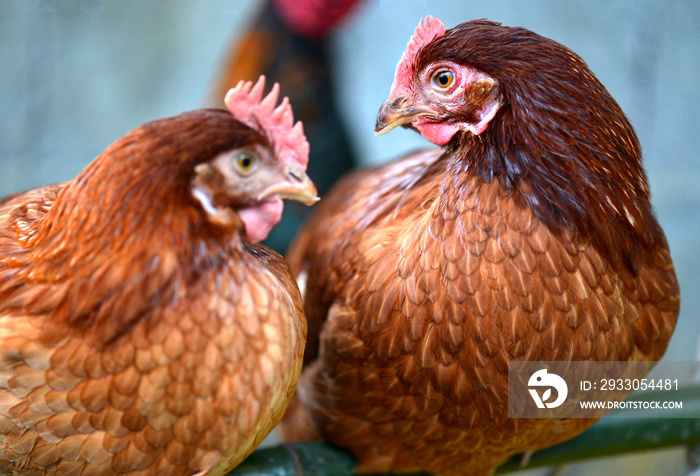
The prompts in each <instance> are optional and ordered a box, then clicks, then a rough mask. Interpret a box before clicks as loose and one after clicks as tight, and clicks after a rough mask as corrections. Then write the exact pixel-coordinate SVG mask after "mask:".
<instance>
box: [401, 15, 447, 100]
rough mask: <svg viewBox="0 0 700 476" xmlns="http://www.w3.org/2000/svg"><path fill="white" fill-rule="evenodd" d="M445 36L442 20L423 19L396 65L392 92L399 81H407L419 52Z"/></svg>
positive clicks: (429, 16) (431, 17)
mask: <svg viewBox="0 0 700 476" xmlns="http://www.w3.org/2000/svg"><path fill="white" fill-rule="evenodd" d="M444 34H445V25H444V24H443V23H442V22H441V21H440V20H438V19H437V18H434V17H433V16H431V15H428V16H427V17H425V18H421V20H420V22H419V23H418V26H417V27H416V30H415V31H414V32H413V36H412V37H411V39H410V40H409V41H408V45H407V46H406V51H404V52H403V55H401V59H400V60H399V62H398V64H397V65H396V73H395V74H394V84H393V85H392V86H391V90H392V91H393V90H394V89H395V86H396V85H397V82H398V81H401V80H405V78H406V76H407V75H410V71H411V69H412V68H413V65H414V64H415V62H416V56H417V55H418V51H419V50H420V49H421V48H422V47H423V46H425V45H426V44H427V43H430V42H431V41H433V40H434V39H435V38H439V37H441V36H442V35H444Z"/></svg>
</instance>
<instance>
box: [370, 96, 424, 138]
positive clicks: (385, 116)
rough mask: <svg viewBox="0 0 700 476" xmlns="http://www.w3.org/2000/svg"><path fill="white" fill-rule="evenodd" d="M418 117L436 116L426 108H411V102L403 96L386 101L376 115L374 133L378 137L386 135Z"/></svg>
mask: <svg viewBox="0 0 700 476" xmlns="http://www.w3.org/2000/svg"><path fill="white" fill-rule="evenodd" d="M418 116H429V117H437V114H436V112H435V111H434V110H433V109H431V108H430V107H428V106H417V107H413V106H412V104H411V101H410V100H409V99H408V98H407V97H404V96H401V97H398V98H396V99H394V100H393V101H391V100H389V99H387V100H386V101H384V104H382V107H381V108H380V109H379V113H378V114H377V122H375V124H374V133H375V134H376V135H378V136H380V135H382V134H386V133H387V132H389V131H390V130H392V129H393V128H394V127H397V126H402V125H404V124H410V123H412V122H413V119H415V118H416V117H418Z"/></svg>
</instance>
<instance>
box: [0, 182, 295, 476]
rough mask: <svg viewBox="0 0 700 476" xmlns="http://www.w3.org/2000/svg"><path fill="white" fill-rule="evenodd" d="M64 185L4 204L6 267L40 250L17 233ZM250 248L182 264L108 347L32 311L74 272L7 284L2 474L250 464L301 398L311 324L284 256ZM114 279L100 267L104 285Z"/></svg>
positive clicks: (7, 271)
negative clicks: (203, 267)
mask: <svg viewBox="0 0 700 476" xmlns="http://www.w3.org/2000/svg"><path fill="white" fill-rule="evenodd" d="M60 188H61V186H54V187H49V188H46V189H40V190H36V191H32V192H30V193H28V194H26V195H23V196H20V197H17V198H14V199H10V200H9V201H7V202H5V203H4V204H3V205H2V206H1V207H0V230H1V231H0V241H1V242H2V243H0V249H2V250H4V251H5V255H4V256H3V257H2V258H0V275H2V277H3V278H7V277H8V276H10V275H11V274H13V273H15V272H20V271H21V269H22V267H23V266H24V265H25V264H26V263H25V261H27V260H30V259H31V254H28V253H22V252H21V251H20V249H21V243H16V242H14V241H13V240H14V239H15V238H16V236H17V235H16V233H14V232H13V231H12V230H17V229H23V230H27V231H28V233H29V234H31V230H32V228H33V227H34V226H35V225H36V222H37V220H39V219H41V217H43V215H44V213H45V212H46V210H47V209H48V208H49V207H50V206H51V204H52V202H53V200H54V199H55V197H56V194H57V192H58V191H59V190H60ZM248 251H249V252H248V253H240V254H239V255H238V256H230V257H229V260H230V261H229V262H227V263H223V265H222V266H219V269H218V270H217V272H216V273H209V274H207V273H205V274H203V276H202V277H201V279H198V280H195V281H194V282H190V281H188V280H186V279H184V278H183V277H181V276H179V275H178V274H177V272H174V273H173V278H172V279H170V280H169V281H168V283H167V285H163V287H162V288H160V289H155V290H151V291H152V295H153V298H152V305H151V306H150V307H149V308H148V310H147V311H146V314H145V315H144V316H143V317H142V318H141V319H139V320H138V321H137V322H136V323H135V324H134V325H133V326H132V327H131V328H129V329H128V330H127V331H126V332H124V333H123V334H122V335H121V336H120V337H119V338H117V339H116V340H114V341H113V342H110V343H108V344H107V345H101V344H100V343H98V342H95V341H93V340H91V339H88V338H86V337H85V334H86V332H84V331H82V330H81V329H78V328H76V327H75V326H68V325H67V324H66V322H64V321H62V319H61V317H60V316H56V315H53V316H52V319H48V317H47V316H48V312H49V311H47V312H36V310H37V309H41V308H47V309H48V308H49V307H52V306H53V305H55V304H56V303H57V302H58V301H60V299H61V295H62V290H63V289H64V287H65V286H66V285H67V282H68V281H69V280H70V278H71V277H70V276H67V277H66V280H65V281H63V282H54V283H47V282H43V283H42V282H41V281H42V277H41V276H32V278H33V279H34V280H35V281H36V283H35V285H34V286H32V285H24V286H22V287H19V288H15V289H7V288H5V287H3V288H2V289H0V296H2V301H1V302H0V303H1V306H0V310H2V312H1V313H0V460H2V462H1V463H0V472H1V473H3V474H17V475H19V474H21V475H43V474H61V475H78V474H80V475H97V474H100V475H108V474H109V475H111V474H133V475H155V474H168V475H190V474H224V473H225V472H226V471H227V470H229V469H231V468H232V467H233V466H235V465H236V464H237V463H238V462H240V461H241V460H242V459H243V458H244V457H245V456H246V455H247V454H248V453H250V452H251V451H252V450H253V449H254V448H255V447H256V446H257V444H258V443H259V442H260V441H259V440H261V439H262V438H263V437H264V435H266V434H267V432H268V431H269V430H270V429H271V427H272V426H273V425H274V423H275V422H276V421H278V420H279V418H280V417H281V413H282V412H283V411H284V408H285V407H286V402H287V401H288V400H289V398H291V391H290V390H287V389H290V388H293V382H294V381H295V379H296V378H298V375H299V373H300V371H301V368H300V367H301V353H302V352H303V348H302V346H303V344H302V343H303V337H304V333H305V327H304V322H303V315H302V310H301V308H300V304H299V303H300V296H299V293H298V290H297V289H296V286H295V284H294V283H293V282H292V281H291V280H290V279H289V278H288V276H289V271H288V268H287V266H286V264H285V263H284V261H283V260H282V259H281V258H280V257H279V256H278V255H276V254H274V253H272V252H269V250H265V249H264V248H262V247H259V246H257V245H251V246H250V249H249V250H248ZM165 261H167V260H165V259H163V260H161V263H160V266H162V267H164V268H168V267H169V265H168V264H166V263H165ZM134 272H135V271H134ZM285 272H286V273H287V278H286V279H285ZM109 279H111V278H110V276H109V275H108V274H105V275H101V276H95V277H94V287H95V289H100V284H101V283H100V280H109ZM0 282H3V283H9V282H11V280H6V279H3V280H2V281H0ZM123 286H124V287H127V286H129V283H128V280H127V281H125V282H124V283H123ZM295 297H296V301H295ZM105 299H106V298H105ZM18 303H22V306H18ZM18 308H24V309H29V310H32V312H31V313H30V312H20V311H17V310H16V309H18ZM8 309H13V310H12V311H8ZM113 311H115V312H118V310H116V309H114V310H113ZM300 316H301V317H302V318H300Z"/></svg>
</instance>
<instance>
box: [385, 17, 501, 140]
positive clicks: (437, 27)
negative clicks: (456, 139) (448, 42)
mask: <svg viewBox="0 0 700 476" xmlns="http://www.w3.org/2000/svg"><path fill="white" fill-rule="evenodd" d="M444 34H445V25H443V24H442V22H441V21H440V20H438V19H436V18H433V17H430V16H429V17H427V18H426V19H425V20H421V22H420V24H419V25H418V28H416V31H415V33H414V35H413V37H411V40H410V41H409V43H408V46H407V48H406V51H405V52H404V54H403V56H402V57H401V60H400V61H399V63H398V65H397V67H396V74H395V76H394V83H393V84H392V86H391V93H390V94H389V99H387V101H386V102H385V103H384V105H383V106H382V108H381V110H380V112H379V115H378V116H377V123H376V132H377V134H384V133H386V132H389V131H390V130H391V129H393V128H394V127H396V126H399V125H411V126H413V127H414V128H415V129H417V130H418V132H420V133H421V135H423V137H425V138H426V139H427V140H429V141H430V142H432V143H434V144H436V145H445V144H447V143H448V142H450V140H451V139H452V137H453V136H454V135H455V134H456V133H457V132H458V131H460V130H463V131H470V132H471V133H473V134H475V135H478V134H481V133H482V132H483V131H484V130H485V129H486V126H487V125H488V123H489V121H490V120H491V119H492V118H493V117H494V115H495V114H496V112H498V109H499V107H500V106H501V99H500V97H499V94H498V87H497V82H496V80H495V79H493V78H492V77H491V76H489V75H488V74H486V73H484V72H483V71H480V70H479V69H476V68H474V67H472V66H469V65H467V64H463V63H461V62H458V61H455V60H453V59H447V58H445V59H440V58H439V57H438V59H437V60H435V61H426V59H425V58H422V57H421V53H422V50H424V47H425V46H426V45H428V44H429V43H431V42H432V41H433V40H435V39H438V38H440V37H442V36H443V35H444ZM419 61H420V63H419Z"/></svg>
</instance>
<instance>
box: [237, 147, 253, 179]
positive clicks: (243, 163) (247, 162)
mask: <svg viewBox="0 0 700 476" xmlns="http://www.w3.org/2000/svg"><path fill="white" fill-rule="evenodd" d="M233 163H234V165H235V167H236V169H237V170H238V172H239V173H240V174H242V175H248V174H249V173H251V172H252V171H253V170H254V169H255V166H256V164H257V157H255V156H254V155H253V154H251V153H249V152H244V153H242V154H240V155H238V156H237V157H236V158H235V159H234V162H233Z"/></svg>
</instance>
